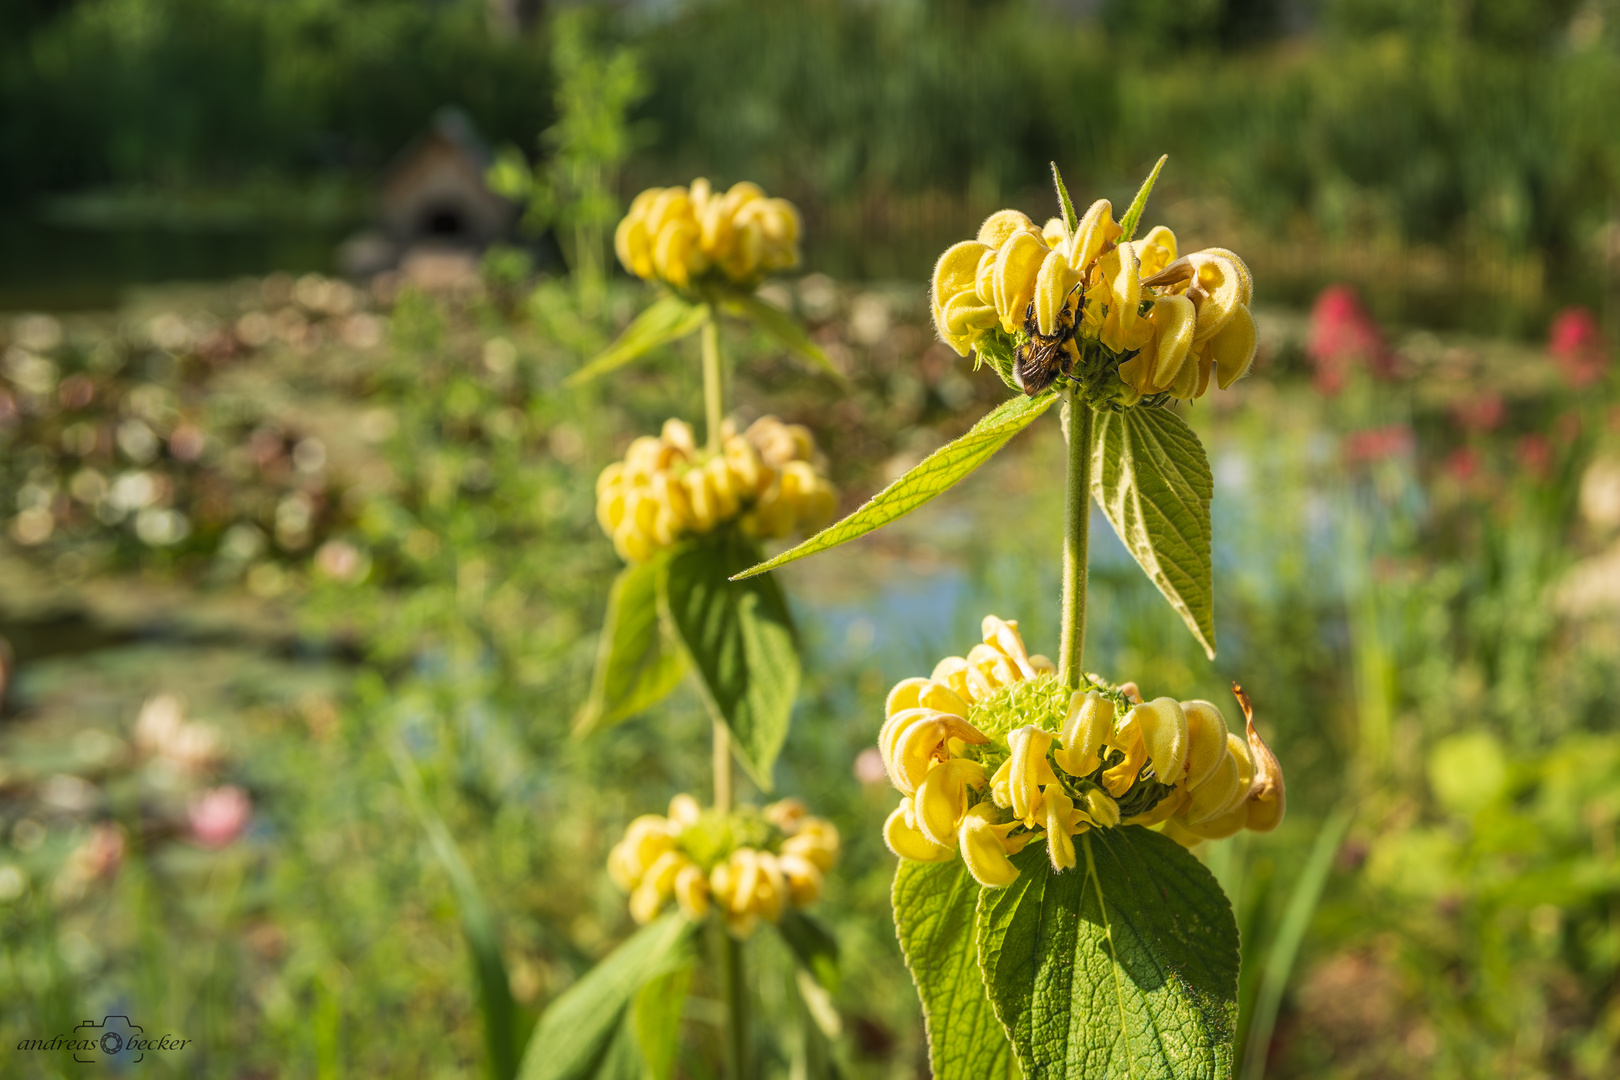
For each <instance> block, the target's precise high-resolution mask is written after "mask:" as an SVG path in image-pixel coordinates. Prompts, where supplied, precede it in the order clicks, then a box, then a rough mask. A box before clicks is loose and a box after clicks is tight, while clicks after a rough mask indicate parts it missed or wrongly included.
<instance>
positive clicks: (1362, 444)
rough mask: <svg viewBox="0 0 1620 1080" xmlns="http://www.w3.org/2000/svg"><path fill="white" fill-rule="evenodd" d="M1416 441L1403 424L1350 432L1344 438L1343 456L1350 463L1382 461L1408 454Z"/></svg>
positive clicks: (1410, 430)
mask: <svg viewBox="0 0 1620 1080" xmlns="http://www.w3.org/2000/svg"><path fill="white" fill-rule="evenodd" d="M1416 443H1417V440H1416V438H1415V437H1414V436H1413V434H1412V429H1411V428H1409V427H1407V426H1406V425H1405V424H1390V425H1389V426H1388V427H1381V428H1368V429H1367V430H1365V431H1352V432H1351V433H1350V434H1348V435H1346V436H1345V437H1344V456H1345V457H1346V458H1348V459H1349V460H1351V461H1383V460H1384V459H1386V458H1392V457H1402V456H1404V455H1407V454H1410V453H1411V452H1412V450H1413V448H1414V446H1415V445H1416Z"/></svg>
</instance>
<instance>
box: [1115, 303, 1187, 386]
mask: <svg viewBox="0 0 1620 1080" xmlns="http://www.w3.org/2000/svg"><path fill="white" fill-rule="evenodd" d="M1197 320H1198V311H1197V309H1196V308H1195V307H1193V302H1192V301H1191V300H1188V299H1187V298H1186V297H1185V296H1160V297H1155V298H1154V300H1153V308H1152V310H1150V311H1149V312H1148V314H1147V321H1148V322H1149V324H1151V326H1152V328H1153V340H1152V341H1151V342H1150V343H1149V344H1148V346H1147V347H1146V348H1144V349H1143V350H1142V351H1141V352H1140V353H1138V354H1137V355H1136V356H1135V357H1134V358H1133V359H1130V360H1127V361H1126V362H1125V363H1123V364H1121V365H1119V377H1120V378H1121V379H1123V380H1124V381H1125V383H1126V384H1127V385H1128V386H1130V387H1131V388H1132V389H1134V390H1136V391H1137V392H1138V393H1141V394H1157V393H1159V392H1161V391H1163V390H1167V389H1169V388H1170V385H1171V384H1172V383H1173V382H1174V381H1175V379H1176V377H1177V376H1178V375H1180V374H1181V371H1182V368H1183V367H1184V366H1185V365H1186V362H1187V356H1188V354H1189V352H1190V351H1191V349H1192V344H1193V330H1194V328H1195V326H1196V324H1197Z"/></svg>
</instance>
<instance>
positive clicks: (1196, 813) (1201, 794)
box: [1185, 736, 1243, 824]
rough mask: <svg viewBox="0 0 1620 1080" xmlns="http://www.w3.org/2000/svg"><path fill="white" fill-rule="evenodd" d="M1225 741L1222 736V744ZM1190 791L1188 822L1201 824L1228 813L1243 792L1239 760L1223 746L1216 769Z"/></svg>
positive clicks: (1187, 810) (1192, 786) (1187, 811)
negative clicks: (1239, 774)
mask: <svg viewBox="0 0 1620 1080" xmlns="http://www.w3.org/2000/svg"><path fill="white" fill-rule="evenodd" d="M1225 741H1226V738H1225V736H1222V738H1221V742H1222V743H1224V742H1225ZM1188 790H1189V792H1190V793H1191V794H1190V798H1189V801H1188V803H1187V809H1186V814H1185V816H1186V819H1187V821H1188V822H1190V823H1192V824H1199V823H1202V822H1205V821H1208V820H1209V819H1210V818H1213V817H1216V816H1218V815H1220V814H1224V813H1226V811H1227V810H1229V809H1231V807H1232V804H1233V803H1234V802H1235V801H1236V800H1237V798H1238V796H1239V795H1240V794H1241V793H1242V792H1243V789H1242V788H1241V787H1239V780H1238V763H1237V759H1235V758H1234V757H1232V755H1231V754H1230V753H1228V752H1227V750H1226V747H1225V746H1222V747H1221V757H1220V760H1219V761H1217V762H1216V764H1215V768H1214V769H1212V770H1211V771H1210V772H1209V774H1208V775H1207V776H1206V777H1205V778H1204V779H1203V780H1202V781H1200V782H1199V783H1197V784H1193V785H1190V786H1189V788H1188Z"/></svg>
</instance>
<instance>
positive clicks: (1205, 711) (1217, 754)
mask: <svg viewBox="0 0 1620 1080" xmlns="http://www.w3.org/2000/svg"><path fill="white" fill-rule="evenodd" d="M1181 711H1182V712H1183V713H1185V714H1186V716H1187V787H1188V789H1189V790H1190V789H1193V788H1196V787H1198V785H1200V784H1202V783H1203V782H1204V781H1205V780H1207V779H1208V778H1209V775H1210V774H1211V773H1213V772H1214V771H1215V770H1216V768H1218V767H1219V766H1220V764H1221V759H1222V758H1224V757H1226V756H1227V754H1226V735H1227V727H1226V717H1225V716H1223V715H1221V710H1220V709H1218V708H1216V707H1215V706H1214V705H1213V704H1211V703H1210V702H1208V701H1183V702H1182V703H1181Z"/></svg>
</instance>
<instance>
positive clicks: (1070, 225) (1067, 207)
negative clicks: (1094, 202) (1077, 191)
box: [1052, 161, 1080, 233]
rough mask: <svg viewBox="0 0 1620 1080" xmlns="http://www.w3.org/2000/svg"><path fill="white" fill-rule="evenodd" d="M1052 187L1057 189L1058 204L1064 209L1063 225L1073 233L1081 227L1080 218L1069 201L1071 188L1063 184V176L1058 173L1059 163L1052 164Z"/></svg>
mask: <svg viewBox="0 0 1620 1080" xmlns="http://www.w3.org/2000/svg"><path fill="white" fill-rule="evenodd" d="M1052 186H1053V187H1055V188H1057V195H1058V204H1059V205H1060V206H1062V207H1063V225H1064V227H1065V228H1066V229H1068V230H1069V232H1071V233H1073V232H1074V230H1075V229H1077V228H1079V227H1080V216H1079V215H1078V214H1076V213H1075V212H1074V203H1073V202H1071V201H1070V200H1069V187H1068V185H1067V184H1065V183H1064V182H1063V174H1062V173H1060V172H1058V167H1057V162H1055V161H1054V162H1052Z"/></svg>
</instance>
